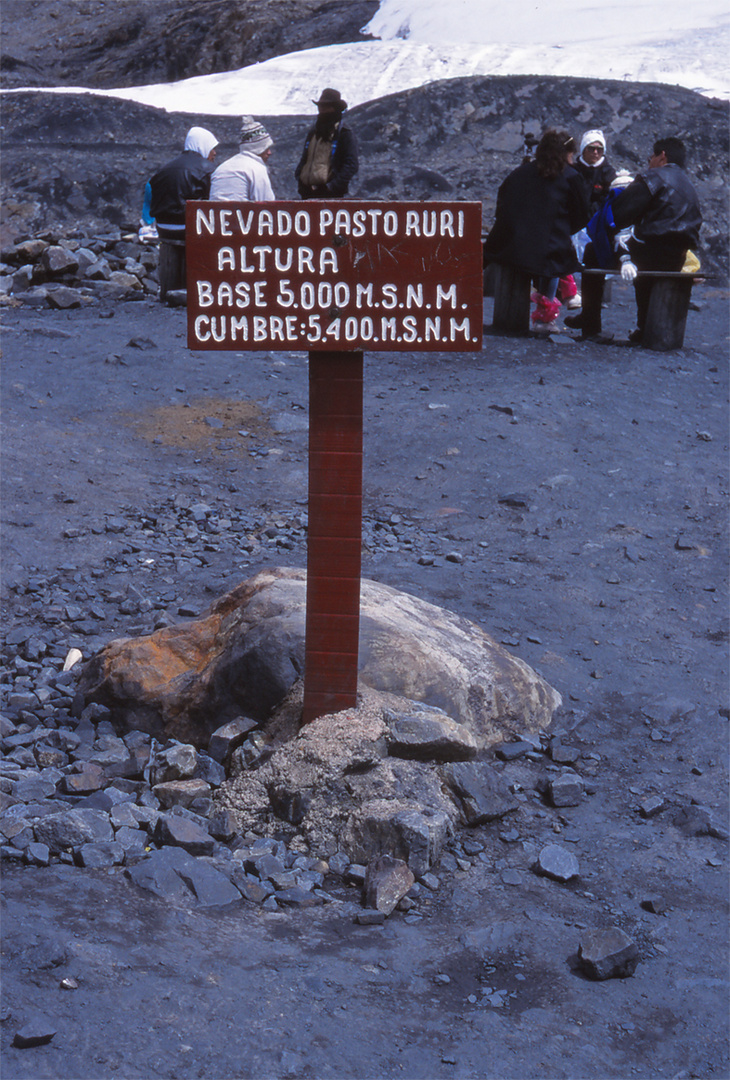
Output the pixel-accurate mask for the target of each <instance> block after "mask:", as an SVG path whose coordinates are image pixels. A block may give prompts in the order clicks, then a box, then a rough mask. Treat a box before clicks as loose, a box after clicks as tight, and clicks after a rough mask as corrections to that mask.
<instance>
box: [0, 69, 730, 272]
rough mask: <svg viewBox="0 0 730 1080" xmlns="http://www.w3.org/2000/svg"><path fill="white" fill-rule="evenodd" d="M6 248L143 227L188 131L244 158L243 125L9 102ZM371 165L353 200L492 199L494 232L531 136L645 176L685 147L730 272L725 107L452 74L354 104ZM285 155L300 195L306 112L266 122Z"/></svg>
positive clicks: (105, 107) (277, 160) (30, 96)
mask: <svg viewBox="0 0 730 1080" xmlns="http://www.w3.org/2000/svg"><path fill="white" fill-rule="evenodd" d="M3 113H4V130H3V154H4V169H3V178H2V189H1V190H2V201H3V205H4V216H3V219H2V226H1V230H0V236H2V243H3V246H7V245H9V244H11V243H13V242H14V241H15V240H17V239H18V238H27V237H28V236H31V235H39V234H41V233H42V232H43V231H44V230H46V229H53V228H56V227H58V226H63V227H64V228H67V229H70V230H71V232H72V233H73V232H74V231H76V232H79V231H80V232H81V233H93V232H99V233H101V234H104V233H107V232H109V231H110V229H111V228H112V227H114V228H121V229H122V231H123V232H129V231H132V230H134V231H136V229H137V227H138V225H139V215H140V212H141V206H142V194H143V189H144V185H145V183H146V181H147V180H148V178H149V176H150V175H151V174H152V173H153V172H154V171H155V170H156V169H158V168H159V167H160V166H161V165H162V164H164V162H165V161H167V160H169V159H170V158H171V157H173V156H174V155H175V154H177V153H179V149H180V145H181V143H182V139H183V137H184V133H185V131H186V129H187V128H188V127H189V126H190V125H191V124H193V123H196V124H202V125H203V126H205V127H208V128H209V129H210V130H211V131H213V132H214V134H215V135H216V136H217V137H218V138H219V139H220V141H221V146H220V156H221V159H224V158H227V157H230V156H231V155H232V154H234V153H236V152H237V127H238V121H237V119H236V118H234V117H215V116H204V115H201V116H193V115H184V116H183V115H173V114H168V113H165V112H163V111H161V110H157V109H151V108H148V107H145V106H141V105H135V104H132V103H130V102H125V101H114V100H112V99H109V98H94V97H92V96H89V95H73V94H70V95H63V96H61V97H58V96H52V95H43V94H34V93H25V94H17V95H12V96H8V97H7V98H6V100H5V101H4V109H3ZM348 117H349V122H350V123H351V125H352V127H353V129H354V130H355V132H356V134H357V136H358V139H359V142H360V157H361V165H360V172H359V174H358V177H357V179H356V182H355V183H354V184H353V186H352V188H351V195H353V196H354V197H360V198H367V199H387V200H417V201H418V200H430V199H449V200H453V199H460V200H474V201H479V202H482V205H483V228H484V229H485V230H486V229H487V228H489V226H490V225H491V222H492V219H493V214H494V205H495V199H496V194H497V189H498V187H499V184H500V183H501V182H502V180H503V179H504V178H505V176H506V175H507V174H508V173H509V172H510V171H511V170H512V169H513V168H515V166H516V165H517V164H519V162H520V161H521V158H522V147H523V144H524V139H525V135H526V134H527V133H528V132H533V133H538V134H539V132H540V131H541V130H543V129H544V128H546V127H550V126H560V127H564V128H566V129H567V130H568V131H571V132H574V133H576V135H577V134H579V133H580V131H581V130H584V129H585V128H587V127H602V128H603V130H604V131H605V133H606V137H607V140H608V146H609V157H610V159H611V160H612V161H613V163H614V164H615V165H616V166H617V167H623V168H627V169H628V170H629V171H630V172H631V173H636V172H637V171H638V170H639V169H641V168H642V167H643V166H644V164H645V163H646V158H647V154H648V151H649V149H650V148H651V145H652V143H653V142H654V140H655V139H656V138H657V137H658V136H659V135H662V134H665V133H667V132H671V133H676V134H679V135H681V136H682V138H683V139H685V141H686V144H687V148H688V155H689V160H688V170H689V173H690V176H691V177H692V180H693V182H694V183H695V184H696V186H697V190H698V193H699V196H700V201H701V204H702V207H703V214H704V226H703V230H702V236H701V246H700V252H699V254H700V259H701V261H702V264H703V269H704V270H705V271H706V272H707V273H710V274H712V275H719V276H720V277H721V278H722V279H723V280H726V278H727V271H728V246H727V237H728V211H727V205H726V200H725V198H724V187H725V180H726V171H727V159H728V145H729V144H728V124H727V117H728V106H727V103H726V102H722V101H717V100H714V99H708V98H704V97H702V96H701V95H699V94H695V93H693V92H691V91H689V90H683V89H681V88H679V87H668V86H661V85H655V84H642V85H641V86H637V85H634V84H631V83H622V82H616V81H608V80H596V81H595V82H594V81H590V80H586V79H545V78H538V77H530V76H512V77H505V78H472V79H454V80H447V81H444V82H437V83H431V84H429V85H427V86H425V87H421V88H419V89H415V90H410V91H407V92H405V93H401V94H393V95H390V96H388V97H384V98H380V99H378V100H377V101H373V102H369V103H367V104H365V105H361V106H359V107H357V108H355V109H352V110H351V111H350V112H349V113H348ZM262 119H263V120H264V122H265V123H266V126H267V128H268V129H269V131H270V132H271V134H272V136H273V138H274V141H275V149H274V154H273V156H272V159H271V163H270V172H271V176H272V183H273V187H274V191H275V192H276V194H277V196H278V197H279V198H282V199H295V198H297V193H296V185H295V182H294V176H293V172H294V165H295V164H296V161H297V160H298V158H299V154H300V152H301V143H302V138H303V134H304V131H305V130H306V128H307V125H308V124H309V123H310V120H311V118H310V117H269V118H267V117H264V118H262Z"/></svg>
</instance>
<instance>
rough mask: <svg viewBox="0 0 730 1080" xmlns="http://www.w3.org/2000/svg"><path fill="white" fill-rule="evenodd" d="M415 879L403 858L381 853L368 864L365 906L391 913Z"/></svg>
mask: <svg viewBox="0 0 730 1080" xmlns="http://www.w3.org/2000/svg"><path fill="white" fill-rule="evenodd" d="M415 880H416V879H415V877H414V876H413V873H412V872H411V870H410V869H409V867H408V864H407V863H406V862H404V861H403V860H402V859H394V858H393V857H392V856H391V855H380V856H379V857H378V858H377V859H373V860H372V862H370V863H369V864H368V868H367V871H366V874H365V887H364V903H365V906H366V907H368V908H374V909H375V910H376V911H382V912H383V914H384V915H390V913H391V912H392V911H393V910H394V909H395V907H396V906H397V905H398V903H399V902H400V900H402V899H403V897H404V896H405V895H406V893H407V892H408V890H409V889H410V888H411V886H412V885H413V883H414V881H415Z"/></svg>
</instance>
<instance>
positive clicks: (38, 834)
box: [35, 809, 114, 855]
mask: <svg viewBox="0 0 730 1080" xmlns="http://www.w3.org/2000/svg"><path fill="white" fill-rule="evenodd" d="M35 838H36V840H37V841H38V843H39V844H46V845H47V846H48V848H49V849H50V851H51V852H52V853H53V854H54V855H55V854H58V853H59V852H61V851H70V850H71V849H72V848H79V847H82V846H83V845H84V844H93V843H97V842H99V841H104V840H112V839H113V838H114V831H113V829H112V823H111V821H110V820H109V815H108V814H105V813H104V812H103V811H101V810H79V809H73V810H68V811H66V812H65V813H60V814H54V815H51V816H48V817H45V818H43V819H42V820H41V821H39V822H37V824H36V826H35Z"/></svg>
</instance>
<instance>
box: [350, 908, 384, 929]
mask: <svg viewBox="0 0 730 1080" xmlns="http://www.w3.org/2000/svg"><path fill="white" fill-rule="evenodd" d="M355 922H356V923H357V924H358V926H382V925H383V923H384V922H385V914H384V913H383V912H382V911H358V913H357V915H356V916H355Z"/></svg>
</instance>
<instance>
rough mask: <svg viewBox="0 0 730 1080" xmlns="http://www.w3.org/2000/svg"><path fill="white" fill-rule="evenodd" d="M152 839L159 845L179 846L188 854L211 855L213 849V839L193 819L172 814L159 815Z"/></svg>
mask: <svg viewBox="0 0 730 1080" xmlns="http://www.w3.org/2000/svg"><path fill="white" fill-rule="evenodd" d="M154 841H155V843H156V844H157V845H158V846H159V847H164V846H167V845H170V846H172V847H181V848H183V849H184V850H185V851H187V852H188V853H189V854H190V855H212V854H213V851H214V849H215V841H214V839H213V837H212V836H210V834H209V833H208V832H206V831H205V830H203V829H201V827H200V826H199V825H196V824H195V822H194V821H188V820H187V819H186V818H183V817H177V816H176V815H173V814H163V815H161V816H160V818H159V819H158V821H157V824H156V825H155V831H154Z"/></svg>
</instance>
